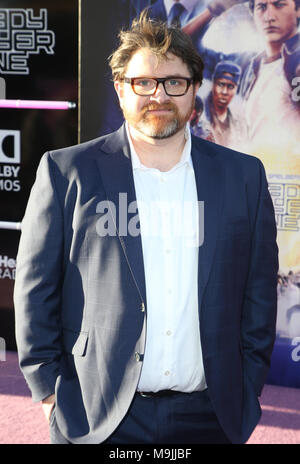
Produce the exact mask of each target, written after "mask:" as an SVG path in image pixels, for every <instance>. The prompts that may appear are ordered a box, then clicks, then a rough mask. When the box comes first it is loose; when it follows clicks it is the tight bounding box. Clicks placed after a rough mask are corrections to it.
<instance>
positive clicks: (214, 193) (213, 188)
mask: <svg viewBox="0 0 300 464" xmlns="http://www.w3.org/2000/svg"><path fill="white" fill-rule="evenodd" d="M217 150H218V146H217V145H214V144H211V143H209V142H205V141H203V140H201V139H197V138H194V137H193V138H192V160H193V166H194V172H195V179H196V185H197V194H198V201H203V202H204V237H203V242H202V244H200V247H199V266H198V292H199V309H200V308H201V303H202V298H203V294H204V289H205V286H206V284H207V281H208V277H209V273H210V270H211V266H212V263H213V260H214V252H215V248H216V242H217V235H218V231H219V221H220V217H221V211H222V203H223V202H222V199H223V182H224V173H223V172H222V170H221V167H220V165H219V163H218V160H217V156H215V155H216V151H217ZM200 220H201V218H200ZM199 227H201V225H200V226H199Z"/></svg>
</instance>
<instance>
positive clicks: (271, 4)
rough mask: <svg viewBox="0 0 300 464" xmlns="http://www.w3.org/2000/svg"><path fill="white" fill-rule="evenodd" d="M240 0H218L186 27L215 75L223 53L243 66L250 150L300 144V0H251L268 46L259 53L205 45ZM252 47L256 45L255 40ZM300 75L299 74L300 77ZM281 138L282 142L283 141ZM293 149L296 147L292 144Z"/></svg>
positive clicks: (259, 28)
mask: <svg viewBox="0 0 300 464" xmlns="http://www.w3.org/2000/svg"><path fill="white" fill-rule="evenodd" d="M239 3H240V2H239V1H233V0H212V2H211V3H210V4H209V5H208V8H207V9H206V10H205V11H203V12H202V13H201V14H200V15H198V16H197V17H195V18H194V19H193V20H192V21H190V22H189V24H187V25H186V26H185V27H184V28H183V29H184V30H185V32H186V33H188V34H189V35H190V36H191V37H192V38H193V40H194V41H196V42H197V46H198V49H199V52H200V53H201V55H202V57H203V59H204V62H205V66H206V76H207V77H209V76H210V73H211V72H212V68H213V66H215V65H216V64H217V63H218V62H219V61H220V60H222V59H231V60H233V61H235V62H236V63H238V64H239V65H240V66H241V69H242V79H241V85H240V89H239V92H240V94H241V96H242V97H243V99H244V100H245V115H246V119H247V126H248V131H249V134H248V135H249V139H250V144H249V146H248V150H247V151H248V152H251V153H252V154H259V153H261V152H262V150H265V149H266V147H272V148H273V147H274V146H276V147H277V150H279V147H280V149H281V150H282V149H283V147H285V149H287V146H288V147H291V141H292V143H293V146H292V149H294V148H295V144H296V142H299V140H300V135H299V123H300V113H299V106H300V105H299V101H300V95H298V94H299V92H298V90H299V83H300V78H299V76H300V38H299V33H298V21H299V16H300V8H299V6H300V1H299V0H278V1H273V0H263V1H262V0H250V2H249V8H250V11H251V13H252V15H253V21H254V24H255V27H256V30H257V32H258V33H259V34H260V36H261V37H262V39H263V42H264V50H263V51H262V52H261V53H259V54H256V53H254V52H252V51H251V50H249V52H248V53H231V54H224V53H222V52H220V51H218V50H214V49H208V48H206V47H205V46H204V45H203V42H204V41H203V39H204V37H205V32H206V31H207V29H209V27H210V26H211V25H212V24H213V22H214V21H215V20H216V18H217V17H218V19H219V18H220V17H221V16H222V15H223V14H224V15H225V14H226V17H227V18H228V16H229V15H230V11H229V10H232V14H233V15H234V14H235V13H234V9H233V8H232V7H233V6H236V5H238V4H239ZM208 26H209V27H208ZM249 47H250V45H249ZM298 78H299V79H298ZM278 142H280V144H279V145H278ZM289 150H290V151H291V148H289Z"/></svg>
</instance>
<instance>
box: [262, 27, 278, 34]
mask: <svg viewBox="0 0 300 464" xmlns="http://www.w3.org/2000/svg"><path fill="white" fill-rule="evenodd" d="M264 31H265V32H266V33H267V34H272V33H274V32H278V31H279V27H276V26H268V27H265V29H264Z"/></svg>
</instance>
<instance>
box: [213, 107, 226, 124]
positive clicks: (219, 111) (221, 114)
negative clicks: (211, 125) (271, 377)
mask: <svg viewBox="0 0 300 464" xmlns="http://www.w3.org/2000/svg"><path fill="white" fill-rule="evenodd" d="M214 109H215V114H216V116H217V118H218V119H219V121H221V122H224V121H225V119H226V118H227V107H226V108H224V107H222V108H219V107H217V106H215V107H214Z"/></svg>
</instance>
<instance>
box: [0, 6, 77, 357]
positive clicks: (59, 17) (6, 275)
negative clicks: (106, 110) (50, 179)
mask: <svg viewBox="0 0 300 464" xmlns="http://www.w3.org/2000/svg"><path fill="white" fill-rule="evenodd" d="M0 91H1V93H0V99H1V100H0V197H1V201H0V339H1V340H2V342H3V343H5V346H6V349H8V350H9V349H10V350H13V349H15V348H16V345H15V336H14V308H13V287H14V279H15V267H16V255H17V249H18V245H19V239H20V230H19V227H18V226H19V225H20V222H21V221H22V218H23V215H24V212H25V207H26V204H27V200H28V196H29V193H30V190H31V187H32V185H33V182H34V180H35V175H36V169H37V166H38V163H39V161H40V158H41V156H42V155H43V153H44V152H45V151H46V150H53V149H56V148H60V147H64V146H68V145H72V144H75V143H77V141H78V116H77V108H72V109H70V110H58V109H54V110H53V109H49V107H51V104H50V102H51V103H52V102H55V101H59V102H61V101H67V102H72V103H76V107H77V101H78V2H77V0H66V1H64V2H61V1H57V0H43V1H41V0H39V1H38V0H24V1H21V0H6V1H4V0H0ZM2 100H4V101H2ZM20 100H21V102H23V104H22V105H23V106H26V108H24V109H23V108H20V106H22V105H21V104H20ZM28 100H30V104H29V103H28ZM8 102H10V103H11V104H12V105H11V106H12V107H11V108H7V107H6V108H3V107H2V106H5V103H6V106H8ZM24 102H26V104H25V103H24ZM42 102H48V104H43V105H42ZM28 106H29V108H28ZM40 107H43V109H40Z"/></svg>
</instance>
